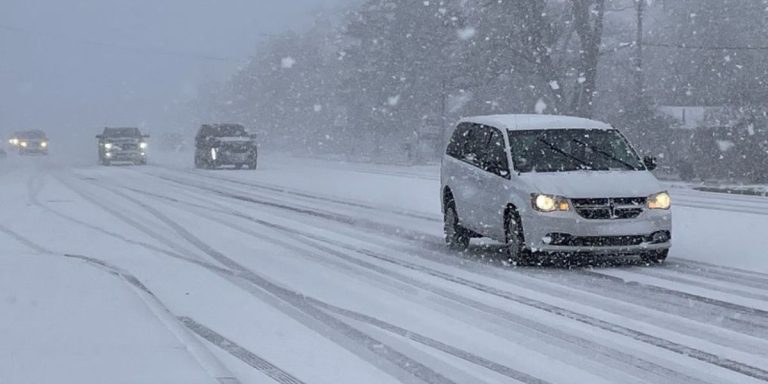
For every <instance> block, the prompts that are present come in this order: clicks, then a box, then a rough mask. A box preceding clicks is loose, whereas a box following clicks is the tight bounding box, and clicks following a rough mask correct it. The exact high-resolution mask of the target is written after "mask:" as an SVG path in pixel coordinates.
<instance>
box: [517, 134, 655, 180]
mask: <svg viewBox="0 0 768 384" xmlns="http://www.w3.org/2000/svg"><path fill="white" fill-rule="evenodd" d="M509 144H510V150H511V152H512V153H511V154H512V161H513V163H514V169H515V170H516V171H517V172H523V173H525V172H569V171H579V170H588V171H589V170H591V171H609V170H631V171H639V170H645V166H644V165H643V162H642V160H641V159H640V157H639V156H638V155H637V153H636V152H635V150H634V149H632V146H631V145H630V144H629V142H628V141H627V139H626V138H625V137H624V136H623V135H621V133H619V131H617V130H598V129H548V130H522V131H511V130H510V131H509Z"/></svg>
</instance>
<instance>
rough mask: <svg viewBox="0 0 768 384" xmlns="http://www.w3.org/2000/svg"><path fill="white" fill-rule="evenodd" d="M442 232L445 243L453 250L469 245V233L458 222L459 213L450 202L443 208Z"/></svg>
mask: <svg viewBox="0 0 768 384" xmlns="http://www.w3.org/2000/svg"><path fill="white" fill-rule="evenodd" d="M443 217H444V232H445V243H446V244H447V245H448V248H450V249H451V250H454V251H463V250H465V249H467V248H468V247H469V234H468V233H467V230H466V229H464V228H463V227H462V226H461V225H460V224H459V215H458V214H457V213H456V207H455V206H454V205H453V204H451V205H449V206H447V207H446V208H445V215H444V216H443Z"/></svg>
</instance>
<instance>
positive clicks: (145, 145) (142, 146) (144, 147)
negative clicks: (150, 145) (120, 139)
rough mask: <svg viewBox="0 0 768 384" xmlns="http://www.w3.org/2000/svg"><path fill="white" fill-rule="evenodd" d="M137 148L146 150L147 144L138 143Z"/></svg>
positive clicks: (144, 142) (143, 142)
mask: <svg viewBox="0 0 768 384" xmlns="http://www.w3.org/2000/svg"><path fill="white" fill-rule="evenodd" d="M139 148H141V149H147V142H146V141H142V142H141V143H139Z"/></svg>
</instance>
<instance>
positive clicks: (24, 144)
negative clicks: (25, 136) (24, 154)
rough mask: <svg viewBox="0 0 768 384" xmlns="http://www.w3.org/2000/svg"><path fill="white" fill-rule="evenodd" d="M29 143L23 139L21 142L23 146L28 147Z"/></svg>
mask: <svg viewBox="0 0 768 384" xmlns="http://www.w3.org/2000/svg"><path fill="white" fill-rule="evenodd" d="M27 145H29V144H27V142H26V141H22V142H21V146H22V147H24V148H26V147H27Z"/></svg>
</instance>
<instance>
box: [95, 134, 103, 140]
mask: <svg viewBox="0 0 768 384" xmlns="http://www.w3.org/2000/svg"><path fill="white" fill-rule="evenodd" d="M96 138H97V139H99V140H101V139H103V138H104V135H96Z"/></svg>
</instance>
